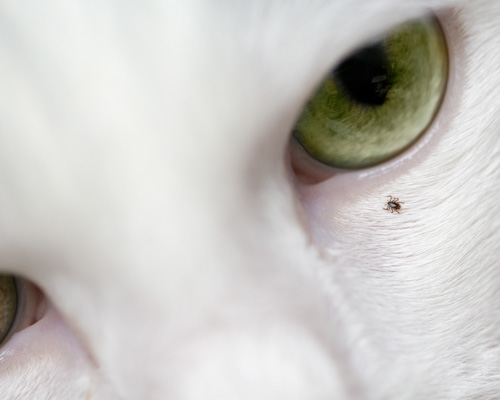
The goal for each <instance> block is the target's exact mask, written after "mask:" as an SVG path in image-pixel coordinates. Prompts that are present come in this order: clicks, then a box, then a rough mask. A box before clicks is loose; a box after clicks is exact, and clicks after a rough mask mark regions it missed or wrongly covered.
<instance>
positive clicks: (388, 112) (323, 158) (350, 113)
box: [294, 18, 448, 169]
mask: <svg viewBox="0 0 500 400" xmlns="http://www.w3.org/2000/svg"><path fill="white" fill-rule="evenodd" d="M447 73H448V55H447V50H446V44H445V40H444V37H443V34H442V31H441V28H440V26H439V24H438V23H437V21H436V20H435V19H434V18H425V19H421V20H418V21H413V22H410V23H407V24H405V25H402V26H400V27H398V28H396V29H395V30H393V31H391V32H389V33H388V34H387V35H386V36H384V37H383V38H381V39H380V40H379V41H377V42H374V43H371V44H369V45H368V46H366V47H364V48H362V49H361V50H359V51H357V52H355V53H354V54H352V55H351V56H350V57H348V58H347V59H345V60H344V61H343V62H342V63H340V65H338V66H337V67H336V68H335V70H334V71H333V72H332V73H331V74H330V76H329V77H328V78H327V79H326V81H325V82H324V83H323V85H322V86H321V88H320V89H319V91H318V92H317V93H316V94H315V95H314V97H313V98H312V99H311V100H310V101H309V103H308V105H307V107H306V109H305V111H304V113H303V114H302V116H301V118H300V120H299V122H298V123H297V126H296V128H295V131H294V137H295V138H296V140H297V141H298V142H299V144H300V145H301V146H302V147H303V148H304V149H305V150H306V152H307V153H309V155H310V156H311V157H312V158H314V159H316V160H317V161H319V162H321V163H323V164H326V165H329V166H332V167H336V168H342V169H359V168H366V167H370V166H373V165H376V164H379V163H381V162H384V161H387V160H389V159H391V158H392V157H394V156H396V155H398V154H399V153H401V152H402V151H404V150H405V149H407V148H408V147H409V146H411V145H412V144H413V143H414V142H415V141H416V140H417V139H418V138H419V137H420V135H421V134H422V133H423V132H424V131H425V130H426V128H427V127H428V126H429V124H430V123H431V121H432V119H433V118H434V115H435V114H436V112H437V110H438V108H439V105H440V103H441V100H442V97H443V94H444V91H445V87H446V81H447Z"/></svg>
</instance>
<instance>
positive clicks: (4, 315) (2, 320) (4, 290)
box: [0, 275, 17, 343]
mask: <svg viewBox="0 0 500 400" xmlns="http://www.w3.org/2000/svg"><path fill="white" fill-rule="evenodd" d="M16 312H17V289H16V282H15V280H14V278H13V277H12V276H9V275H0V343H1V342H2V340H3V339H4V338H5V336H7V334H8V333H9V331H10V329H11V328H12V324H13V323H14V318H15V316H16Z"/></svg>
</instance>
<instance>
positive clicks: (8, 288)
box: [0, 274, 46, 347]
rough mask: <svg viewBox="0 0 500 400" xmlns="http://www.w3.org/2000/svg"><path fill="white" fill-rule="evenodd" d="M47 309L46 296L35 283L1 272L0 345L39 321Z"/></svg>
mask: <svg viewBox="0 0 500 400" xmlns="http://www.w3.org/2000/svg"><path fill="white" fill-rule="evenodd" d="M45 311H46V301H45V296H44V295H43V293H42V292H41V290H40V289H39V288H38V287H36V286H35V285H34V284H33V283H31V282H29V281H27V280H25V279H22V278H19V277H15V276H12V275H6V274H0V347H1V346H3V345H4V344H6V343H7V342H8V341H9V339H10V338H11V337H12V336H13V335H14V334H15V333H17V332H20V331H22V330H23V329H25V328H27V327H29V326H31V325H33V324H34V323H36V322H37V321H39V320H40V319H41V318H42V317H43V316H44V315H45Z"/></svg>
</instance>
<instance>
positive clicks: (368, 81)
mask: <svg viewBox="0 0 500 400" xmlns="http://www.w3.org/2000/svg"><path fill="white" fill-rule="evenodd" d="M333 77H334V78H335V80H336V81H337V82H338V84H339V86H340V87H341V88H342V89H343V90H344V91H345V92H346V94H347V95H349V96H350V97H351V98H352V99H353V100H354V101H356V102H358V103H361V104H364V105H368V106H379V105H382V104H384V102H385V98H386V96H387V92H388V91H389V89H390V88H391V83H390V71H389V67H388V62H387V56H386V52H385V48H384V46H383V45H382V44H380V43H376V44H374V45H372V46H368V47H365V48H363V49H361V50H359V51H358V52H356V53H355V54H353V55H352V56H351V57H349V58H348V59H346V60H345V61H343V62H342V63H341V64H340V65H339V66H338V67H337V68H336V69H335V70H334V71H333Z"/></svg>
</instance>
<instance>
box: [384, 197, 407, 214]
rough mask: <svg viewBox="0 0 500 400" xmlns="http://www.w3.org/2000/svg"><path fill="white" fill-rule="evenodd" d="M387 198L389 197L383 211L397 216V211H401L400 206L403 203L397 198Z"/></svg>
mask: <svg viewBox="0 0 500 400" xmlns="http://www.w3.org/2000/svg"><path fill="white" fill-rule="evenodd" d="M387 197H389V200H387V205H386V207H385V208H384V210H387V211H390V212H391V213H393V212H394V211H396V212H397V213H398V214H399V210H401V204H404V201H399V199H398V198H397V197H392V196H387Z"/></svg>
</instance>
